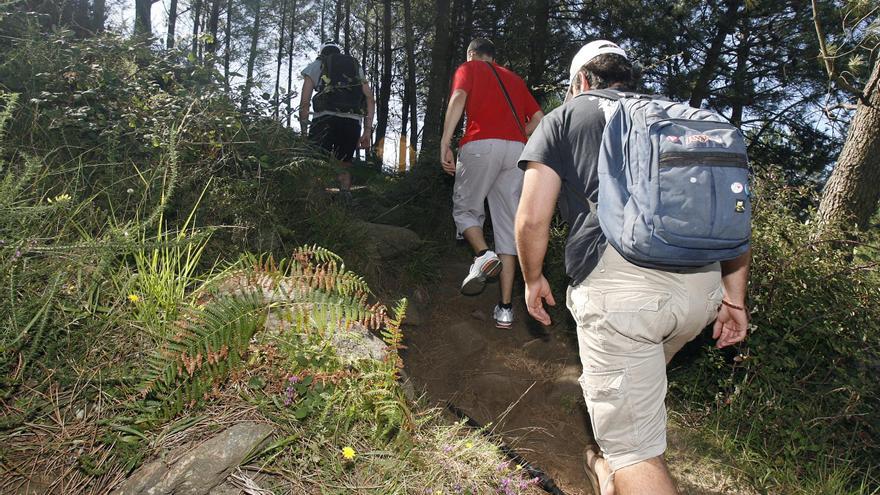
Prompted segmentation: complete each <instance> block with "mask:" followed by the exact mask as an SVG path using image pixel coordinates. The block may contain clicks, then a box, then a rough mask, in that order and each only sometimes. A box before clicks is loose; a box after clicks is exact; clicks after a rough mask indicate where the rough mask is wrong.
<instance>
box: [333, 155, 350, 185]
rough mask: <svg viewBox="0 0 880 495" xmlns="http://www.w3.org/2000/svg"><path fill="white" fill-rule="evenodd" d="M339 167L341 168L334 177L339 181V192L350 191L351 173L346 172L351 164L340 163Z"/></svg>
mask: <svg viewBox="0 0 880 495" xmlns="http://www.w3.org/2000/svg"><path fill="white" fill-rule="evenodd" d="M340 167H342V170H340V172H339V175H337V176H336V179H337V180H338V181H339V190H340V191H351V172H349V171H348V169H350V168H351V162H342V163H340Z"/></svg>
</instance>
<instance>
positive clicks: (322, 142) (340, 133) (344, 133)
mask: <svg viewBox="0 0 880 495" xmlns="http://www.w3.org/2000/svg"><path fill="white" fill-rule="evenodd" d="M360 138H361V123H360V122H358V121H357V120H355V119H350V118H348V117H337V116H333V115H328V116H326V117H319V118H317V119H315V121H314V122H312V126H311V128H310V129H309V139H311V140H312V141H313V142H314V143H315V144H317V145H318V146H320V147H321V148H323V149H324V150H325V151H327V152H328V153H332V154H333V156H334V157H336V159H337V160H341V161H343V162H350V161H351V159H352V157H354V150H355V149H356V148H357V145H358V141H360Z"/></svg>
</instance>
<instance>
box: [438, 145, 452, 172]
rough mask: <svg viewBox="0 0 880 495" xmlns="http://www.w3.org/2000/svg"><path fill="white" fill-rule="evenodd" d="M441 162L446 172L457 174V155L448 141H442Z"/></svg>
mask: <svg viewBox="0 0 880 495" xmlns="http://www.w3.org/2000/svg"><path fill="white" fill-rule="evenodd" d="M440 164H441V165H443V171H444V172H446V173H447V174H449V175H455V156H453V154H452V148H450V147H449V144H448V143H440Z"/></svg>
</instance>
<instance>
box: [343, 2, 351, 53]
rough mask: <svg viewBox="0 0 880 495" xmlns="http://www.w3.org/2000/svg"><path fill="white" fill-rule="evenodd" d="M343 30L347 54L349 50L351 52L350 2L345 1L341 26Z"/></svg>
mask: <svg viewBox="0 0 880 495" xmlns="http://www.w3.org/2000/svg"><path fill="white" fill-rule="evenodd" d="M343 30H344V31H345V44H344V46H345V53H349V50H351V0H345V24H344V25H343Z"/></svg>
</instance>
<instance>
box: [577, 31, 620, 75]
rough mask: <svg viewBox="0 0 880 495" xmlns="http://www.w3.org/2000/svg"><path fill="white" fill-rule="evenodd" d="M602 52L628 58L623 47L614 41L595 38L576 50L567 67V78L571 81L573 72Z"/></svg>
mask: <svg viewBox="0 0 880 495" xmlns="http://www.w3.org/2000/svg"><path fill="white" fill-rule="evenodd" d="M603 53H616V54H617V55H620V56H622V57H623V58H625V59H627V60H629V58H628V57H627V56H626V52H625V51H623V48H621V47H619V46H617V44H616V43H613V42H611V41H608V40H596V41H591V42H589V43H587V44H586V45H584V46H582V47H581V49H580V50H578V52H577V55H575V56H574V58H573V59H571V68H569V69H568V80H569V81H572V80H573V79H574V76H575V74H577V73H578V71H579V70H580V68H581V67H583V66H584V64H586V63H587V62H589V61H590V60H593V59H594V58H596V57H597V56H599V55H602V54H603Z"/></svg>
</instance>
